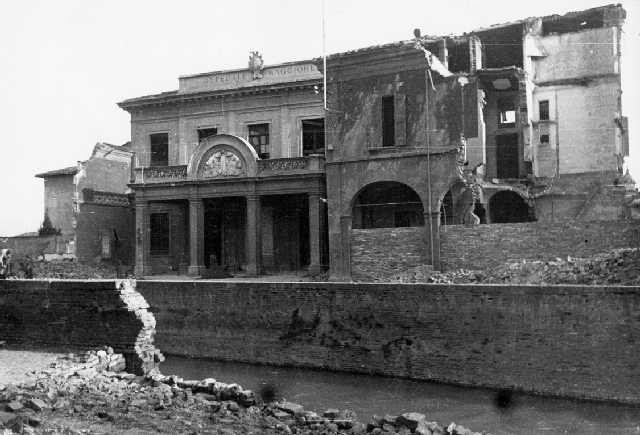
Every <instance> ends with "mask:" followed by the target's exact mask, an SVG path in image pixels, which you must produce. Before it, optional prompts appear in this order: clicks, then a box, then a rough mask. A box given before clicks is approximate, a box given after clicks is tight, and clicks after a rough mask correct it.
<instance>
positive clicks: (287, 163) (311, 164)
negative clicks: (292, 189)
mask: <svg viewBox="0 0 640 435" xmlns="http://www.w3.org/2000/svg"><path fill="white" fill-rule="evenodd" d="M305 171H309V172H324V156H321V155H311V156H306V157H290V158H284V159H267V160H258V175H269V174H274V175H275V174H281V173H287V172H305Z"/></svg>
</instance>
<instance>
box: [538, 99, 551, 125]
mask: <svg viewBox="0 0 640 435" xmlns="http://www.w3.org/2000/svg"><path fill="white" fill-rule="evenodd" d="M538 112H539V114H540V118H539V119H540V121H548V120H549V100H544V101H540V102H539V103H538Z"/></svg>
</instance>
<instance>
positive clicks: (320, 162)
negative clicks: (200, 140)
mask: <svg viewBox="0 0 640 435" xmlns="http://www.w3.org/2000/svg"><path fill="white" fill-rule="evenodd" d="M257 163H258V174H257V175H258V176H260V177H264V176H269V175H282V174H295V173H305V172H324V156H321V155H311V156H306V157H291V158H284V159H266V160H258V161H257ZM185 180H187V166H186V165H177V166H149V167H145V168H136V169H135V183H136V184H139V183H173V182H176V181H185Z"/></svg>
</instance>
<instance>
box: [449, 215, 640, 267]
mask: <svg viewBox="0 0 640 435" xmlns="http://www.w3.org/2000/svg"><path fill="white" fill-rule="evenodd" d="M638 246H640V221H632V220H623V221H594V222H581V221H565V222H523V223H515V224H491V225H448V226H444V227H441V231H440V259H441V264H442V268H443V269H444V270H451V269H458V268H464V269H485V268H490V267H495V266H497V265H502V264H505V263H507V262H514V261H521V260H553V259H555V258H557V257H561V258H562V257H567V256H571V257H583V256H590V255H594V254H598V253H601V252H604V251H606V250H609V249H614V248H635V247H638Z"/></svg>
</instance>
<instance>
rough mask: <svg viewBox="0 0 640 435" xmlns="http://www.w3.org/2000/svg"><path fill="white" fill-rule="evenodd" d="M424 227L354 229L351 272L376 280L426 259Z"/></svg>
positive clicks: (424, 261)
mask: <svg viewBox="0 0 640 435" xmlns="http://www.w3.org/2000/svg"><path fill="white" fill-rule="evenodd" d="M426 246H427V245H426V242H425V241H424V228H423V227H408V228H372V229H366V230H362V229H356V230H352V231H351V275H352V277H353V279H354V280H356V281H373V280H375V279H377V278H384V277H387V278H388V277H389V276H392V275H394V274H396V273H398V272H401V271H403V270H406V269H408V268H410V267H415V266H419V265H422V264H425V263H426V258H425V249H426Z"/></svg>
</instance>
